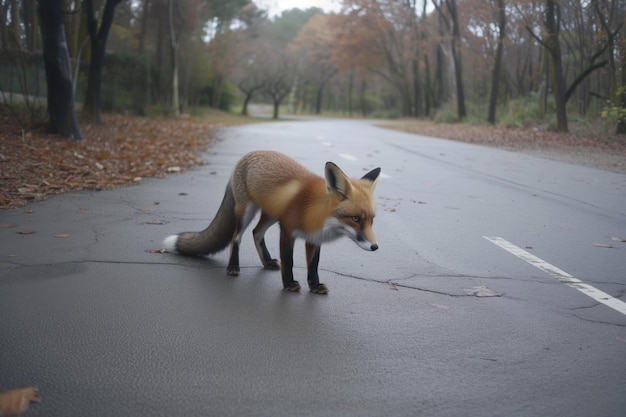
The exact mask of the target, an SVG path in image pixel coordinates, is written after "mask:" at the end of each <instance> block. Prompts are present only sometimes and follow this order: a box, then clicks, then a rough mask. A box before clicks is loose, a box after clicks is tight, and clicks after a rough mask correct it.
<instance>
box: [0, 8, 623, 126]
mask: <svg viewBox="0 0 626 417" xmlns="http://www.w3.org/2000/svg"><path fill="white" fill-rule="evenodd" d="M37 3H38V2H37V1H36V0H0V6H1V9H0V10H2V14H1V15H0V17H1V18H2V22H0V23H2V25H0V44H1V46H2V48H1V49H0V50H1V51H2V55H0V64H5V65H6V62H7V60H9V59H12V57H15V56H17V57H36V56H37V54H38V53H40V51H42V46H43V45H44V44H45V43H46V41H47V39H45V38H46V37H48V35H47V34H45V33H47V32H45V33H44V36H43V37H42V36H40V35H39V33H40V32H39V22H38V21H37V19H36V18H35V17H34V16H35V15H34V12H33V10H35V9H36V7H34V5H36V4H37ZM52 3H56V4H61V5H62V10H63V12H64V13H63V16H62V19H63V21H64V28H65V37H66V39H67V51H68V53H69V58H70V61H69V62H70V64H69V65H70V69H71V72H70V74H71V78H73V80H72V81H73V82H74V87H75V88H76V101H77V102H82V103H83V108H84V111H83V114H82V116H83V117H84V116H89V117H92V118H93V119H94V120H96V121H97V120H98V114H99V113H98V112H99V108H100V106H102V108H103V110H105V111H119V112H133V113H139V114H169V115H176V114H177V113H178V112H181V111H185V110H186V109H187V108H189V107H193V106H211V107H217V108H221V109H235V108H237V109H238V110H239V109H241V110H240V111H241V112H242V113H243V114H247V113H248V106H249V104H250V103H251V102H254V101H258V102H264V103H271V104H272V107H273V115H274V117H279V112H280V111H283V112H284V111H285V110H287V111H293V112H310V113H314V114H320V113H322V112H328V111H330V112H334V113H338V114H345V115H350V116H354V115H363V116H380V117H397V116H410V117H428V118H434V119H436V120H438V121H458V120H464V119H469V120H472V121H481V122H483V121H487V122H489V123H503V124H506V125H513V126H515V125H520V124H524V123H529V122H540V123H544V124H546V125H549V126H551V127H553V128H554V129H557V130H567V129H568V115H570V114H571V113H576V114H577V116H578V115H579V116H580V117H586V115H589V116H590V117H597V116H598V115H600V114H604V115H605V116H606V117H607V118H609V119H610V118H613V119H611V120H613V122H614V123H615V124H616V125H617V126H619V129H620V131H621V130H626V127H624V126H626V122H624V120H626V116H624V114H625V113H626V112H625V111H624V107H625V106H626V89H625V88H624V85H625V84H626V75H625V74H626V70H624V67H625V62H626V59H625V55H626V52H625V51H626V47H625V46H624V45H625V42H626V41H625V38H626V3H624V2H623V1H619V0H586V1H582V0H516V1H512V0H343V1H341V9H340V11H338V12H337V13H328V12H324V11H323V10H321V9H315V8H311V9H308V10H299V9H292V10H286V11H283V12H282V13H281V14H280V15H277V16H268V15H267V14H266V13H265V12H264V11H263V10H261V9H259V8H258V7H257V6H256V5H255V3H254V2H253V1H251V0H219V1H218V0H136V1H129V0H54V1H53V2H52ZM42 23H44V22H43V21H42ZM34 29H35V30H34ZM42 39H43V41H42ZM105 57H106V62H105ZM29 59H30V58H29ZM25 61H26V59H24V62H25ZM42 61H43V60H42ZM27 65H31V64H30V63H29V64H27ZM26 72H35V70H31V69H29V70H28V71H26ZM5 74H6V72H5ZM5 74H4V75H1V76H0V89H6V88H7V87H5V86H6V85H8V84H11V83H10V82H9V83H8V82H7V81H6V78H5V77H6V75H5ZM22 78H23V79H27V78H28V77H22ZM14 84H16V83H15V82H13V83H12V84H11V85H14ZM57 84H58V83H57ZM57 84H55V85H57ZM98 86H100V87H98ZM22 90H24V89H23V88H22ZM35 90H36V89H35ZM53 90H54V88H53ZM53 94H54V93H53ZM285 108H286V109H285ZM618 121H619V122H620V123H618Z"/></svg>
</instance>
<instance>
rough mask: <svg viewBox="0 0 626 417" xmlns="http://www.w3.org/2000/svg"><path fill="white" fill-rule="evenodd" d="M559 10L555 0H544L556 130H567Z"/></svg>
mask: <svg viewBox="0 0 626 417" xmlns="http://www.w3.org/2000/svg"><path fill="white" fill-rule="evenodd" d="M559 30H560V10H559V6H558V4H557V3H556V2H555V0H546V32H547V39H546V44H547V45H548V53H549V54H550V58H551V60H552V80H553V85H552V91H553V93H554V103H555V106H556V130H557V131H559V132H567V131H568V128H567V109H566V107H565V104H566V100H565V77H564V76H563V61H562V58H561V44H560V41H559Z"/></svg>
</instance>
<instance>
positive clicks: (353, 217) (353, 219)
mask: <svg viewBox="0 0 626 417" xmlns="http://www.w3.org/2000/svg"><path fill="white" fill-rule="evenodd" d="M352 221H353V222H355V223H361V218H360V217H359V216H352Z"/></svg>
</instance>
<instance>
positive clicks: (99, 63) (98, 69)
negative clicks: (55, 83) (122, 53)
mask: <svg viewBox="0 0 626 417" xmlns="http://www.w3.org/2000/svg"><path fill="white" fill-rule="evenodd" d="M121 1H122V0H107V1H106V3H105V5H104V11H103V13H102V22H101V23H100V29H98V21H97V20H96V17H95V14H94V10H93V0H85V6H86V11H87V31H88V32H89V41H90V45H91V59H90V61H89V72H88V75H87V92H86V95H85V103H84V104H83V115H84V116H85V117H87V118H88V119H91V120H92V121H93V122H95V123H102V121H101V119H100V101H101V91H102V71H103V69H104V54H105V52H106V43H107V38H108V37H109V31H110V30H111V25H112V24H113V15H114V13H115V6H117V5H118V4H119V3H120V2H121Z"/></svg>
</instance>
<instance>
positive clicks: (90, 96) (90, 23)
mask: <svg viewBox="0 0 626 417" xmlns="http://www.w3.org/2000/svg"><path fill="white" fill-rule="evenodd" d="M40 1H41V0H40ZM121 1H122V0H106V3H105V4H104V10H103V12H102V20H101V22H100V28H98V20H97V19H96V15H95V12H94V7H93V0H85V7H86V12H87V31H88V33H89V41H90V45H91V59H90V61H89V73H88V76H87V92H86V96H85V103H84V104H83V114H84V115H85V116H86V117H88V118H90V119H91V120H93V121H94V122H95V123H101V122H102V121H101V119H100V96H101V90H102V72H103V70H104V55H105V52H106V44H107V38H108V37H109V31H110V30H111V25H112V24H113V15H114V13H115V6H117V5H118V4H119V3H121Z"/></svg>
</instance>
